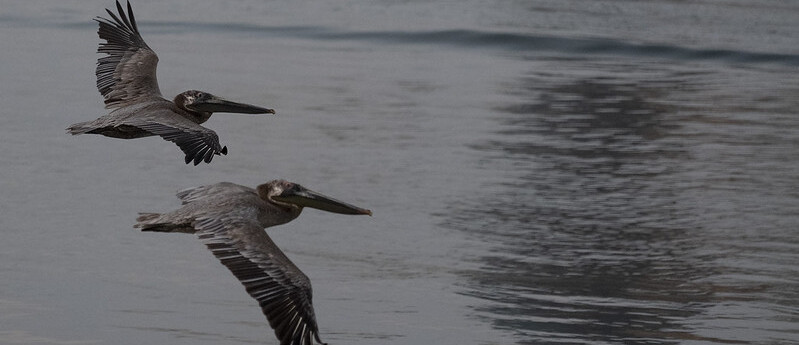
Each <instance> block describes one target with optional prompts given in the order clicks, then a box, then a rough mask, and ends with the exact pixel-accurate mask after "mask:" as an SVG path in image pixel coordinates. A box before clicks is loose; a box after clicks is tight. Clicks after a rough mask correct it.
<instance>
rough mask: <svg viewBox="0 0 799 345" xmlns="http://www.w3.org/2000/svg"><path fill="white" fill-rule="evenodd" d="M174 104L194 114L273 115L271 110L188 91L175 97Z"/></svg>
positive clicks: (206, 93) (205, 93) (200, 92)
mask: <svg viewBox="0 0 799 345" xmlns="http://www.w3.org/2000/svg"><path fill="white" fill-rule="evenodd" d="M175 104H176V105H177V106H178V107H181V108H183V109H185V110H188V111H192V112H196V113H207V114H210V113H239V114H274V113H275V111H274V110H273V109H267V108H262V107H259V106H256V105H251V104H245V103H236V102H231V101H228V100H226V99H224V98H221V97H217V96H214V95H212V94H210V93H208V92H204V91H197V90H189V91H185V92H183V93H181V94H179V95H177V96H175Z"/></svg>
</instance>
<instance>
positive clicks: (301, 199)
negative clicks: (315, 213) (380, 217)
mask: <svg viewBox="0 0 799 345" xmlns="http://www.w3.org/2000/svg"><path fill="white" fill-rule="evenodd" d="M272 199H275V200H277V201H281V202H285V203H289V204H294V205H297V206H301V207H311V208H315V209H317V210H322V211H327V212H333V213H340V214H368V215H370V216H371V215H372V211H370V210H367V209H364V208H360V207H357V206H353V205H350V204H348V203H345V202H341V201H338V200H336V199H333V198H331V197H328V196H325V195H322V194H319V193H317V192H314V191H312V190H309V189H307V188H305V187H303V186H300V185H298V184H295V185H294V187H292V188H289V189H286V190H284V191H283V193H280V195H275V196H273V197H272Z"/></svg>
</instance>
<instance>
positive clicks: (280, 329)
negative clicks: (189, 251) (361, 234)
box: [134, 180, 372, 345]
mask: <svg viewBox="0 0 799 345" xmlns="http://www.w3.org/2000/svg"><path fill="white" fill-rule="evenodd" d="M177 196H178V198H179V199H181V200H182V202H183V207H181V208H179V209H177V210H175V211H172V212H169V213H163V214H159V213H140V214H139V217H138V218H137V219H136V220H137V221H138V223H137V224H136V225H134V227H136V228H141V229H142V231H159V232H184V233H193V234H196V235H197V236H198V237H199V238H200V240H202V242H204V243H205V245H206V246H207V247H208V249H210V250H211V252H212V253H213V254H214V255H215V256H216V257H217V258H218V259H219V260H220V261H221V262H222V264H223V265H225V266H227V268H228V269H229V270H230V271H231V272H233V275H235V276H236V278H238V279H239V281H241V283H242V284H243V285H244V287H245V288H246V290H247V293H249V294H250V296H252V297H253V298H255V299H256V300H257V301H258V303H259V304H260V306H261V310H262V311H263V313H264V315H266V319H267V320H268V321H269V324H270V325H271V326H272V328H273V329H274V330H275V335H276V336H277V338H278V339H279V340H280V344H281V345H286V344H298V345H299V344H304V345H310V344H311V343H312V342H313V341H314V340H315V341H316V342H317V343H322V341H321V339H320V338H319V331H318V328H317V326H316V318H315V317H314V311H313V306H312V305H311V281H310V280H308V277H307V276H305V274H303V273H302V271H300V269H299V268H297V266H295V265H294V264H293V263H292V262H291V260H289V258H288V257H286V255H285V254H283V252H282V251H281V250H280V248H278V247H277V246H276V245H275V243H274V242H272V240H271V239H270V238H269V236H268V235H267V234H266V232H265V231H264V228H268V227H270V226H275V225H280V224H284V223H288V222H290V221H292V220H293V219H294V218H297V217H298V216H299V215H300V212H302V209H303V207H312V208H316V209H320V210H324V211H328V212H333V213H341V214H368V215H370V216H371V215H372V211H370V210H367V209H362V208H359V207H356V206H352V205H349V204H346V203H343V202H341V201H338V200H335V199H333V198H330V197H327V196H324V195H322V194H319V193H316V192H314V191H311V190H308V189H306V188H304V187H302V186H300V185H298V184H296V183H292V182H288V181H285V180H274V181H271V182H268V183H265V184H262V185H260V186H258V187H257V188H256V189H252V188H249V187H245V186H241V185H237V184H234V183H230V182H222V183H217V184H212V185H208V186H202V187H196V188H189V189H186V190H182V191H179V192H178V194H177Z"/></svg>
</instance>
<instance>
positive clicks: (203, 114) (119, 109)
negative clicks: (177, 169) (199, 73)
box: [67, 1, 275, 165]
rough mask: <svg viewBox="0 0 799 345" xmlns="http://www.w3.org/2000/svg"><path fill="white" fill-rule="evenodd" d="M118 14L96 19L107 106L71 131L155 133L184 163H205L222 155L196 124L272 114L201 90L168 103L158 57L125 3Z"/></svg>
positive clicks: (212, 136)
mask: <svg viewBox="0 0 799 345" xmlns="http://www.w3.org/2000/svg"><path fill="white" fill-rule="evenodd" d="M116 6H117V11H118V13H119V15H118V16H117V15H115V14H114V13H113V12H111V11H110V10H108V9H106V12H108V14H109V15H110V16H111V19H106V18H100V17H98V18H96V19H95V20H96V21H97V22H98V23H99V25H100V28H99V30H98V31H97V33H98V35H99V36H100V39H102V40H105V43H100V47H99V48H98V49H97V52H98V53H101V54H106V55H107V56H104V57H101V58H99V59H98V60H97V70H96V73H95V74H96V75H97V89H98V90H99V91H100V94H101V95H103V98H104V99H105V107H106V108H107V109H113V110H112V111H111V113H109V114H108V115H105V116H102V117H100V118H98V119H96V120H94V121H89V122H81V123H76V124H73V125H72V126H69V128H67V131H68V132H69V133H71V134H73V135H78V134H85V133H89V134H101V135H105V136H107V137H112V138H120V139H134V138H142V137H147V136H153V135H158V136H161V137H162V138H164V139H165V140H168V141H171V142H174V143H175V144H177V145H178V147H180V149H181V150H183V152H184V153H185V154H186V158H185V162H186V163H187V164H188V163H189V162H192V161H193V162H194V165H197V164H199V163H200V162H203V161H204V162H206V163H210V162H211V159H213V157H214V155H220V154H227V147H223V146H221V145H220V144H219V137H217V135H216V133H214V131H212V130H210V129H207V128H205V127H202V126H200V124H202V123H204V122H205V121H208V118H210V117H211V114H212V113H214V112H230V113H246V114H274V113H275V111H274V110H272V109H267V108H262V107H258V106H254V105H249V104H243V103H235V102H230V101H227V100H224V99H222V98H219V97H217V96H214V95H212V94H209V93H207V92H202V91H196V90H189V91H185V92H183V93H181V94H179V95H177V96H175V98H174V100H173V101H169V100H167V99H165V98H163V97H162V96H161V91H160V90H159V89H158V80H157V79H156V68H157V66H158V56H157V55H156V54H155V52H154V51H153V50H152V49H150V47H149V46H147V43H145V42H144V39H143V38H142V37H141V35H140V34H139V29H138V27H137V26H136V19H135V18H134V16H133V10H132V8H131V6H130V2H128V12H127V15H126V14H125V11H124V10H123V8H122V5H120V3H119V1H117V3H116Z"/></svg>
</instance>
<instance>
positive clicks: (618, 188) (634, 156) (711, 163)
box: [443, 63, 799, 344]
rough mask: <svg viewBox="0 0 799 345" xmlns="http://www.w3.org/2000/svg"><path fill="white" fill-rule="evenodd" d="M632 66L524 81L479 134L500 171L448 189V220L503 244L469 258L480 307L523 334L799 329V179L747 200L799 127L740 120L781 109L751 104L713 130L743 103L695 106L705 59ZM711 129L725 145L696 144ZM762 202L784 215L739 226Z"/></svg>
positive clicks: (488, 165) (661, 339)
mask: <svg viewBox="0 0 799 345" xmlns="http://www.w3.org/2000/svg"><path fill="white" fill-rule="evenodd" d="M573 65H579V64H577V63H575V64H573ZM609 65H611V64H609ZM571 67H573V68H574V66H571ZM596 67H597V65H594V66H593V67H592V68H596ZM576 68H581V67H579V66H578V67H576ZM582 68H585V67H582ZM602 68H603V69H604V70H612V69H624V66H621V68H619V66H612V65H611V66H610V67H602ZM637 68H638V67H630V69H628V70H627V72H628V73H626V74H625V73H619V74H618V75H617V77H611V76H608V77H588V78H579V77H578V78H564V76H565V74H561V75H557V74H556V73H544V72H539V73H531V75H529V76H527V77H524V78H523V79H521V80H520V81H518V84H519V88H514V89H513V90H514V95H515V96H517V97H518V98H519V100H520V101H519V103H518V104H514V105H510V106H505V107H499V108H498V109H497V111H498V112H499V113H500V114H499V115H498V121H499V122H500V124H501V128H503V129H502V130H500V131H498V132H497V133H496V135H495V136H494V138H492V139H490V140H487V141H484V142H478V143H475V144H474V145H473V149H474V150H475V151H477V152H478V153H479V154H481V155H485V156H487V157H489V158H487V159H485V160H484V161H483V163H482V164H481V165H482V166H483V168H485V169H489V170H490V169H492V168H493V169H497V170H496V174H497V175H499V176H500V177H501V178H498V179H496V181H494V182H488V183H486V185H485V186H481V188H479V190H484V191H486V192H485V193H479V194H478V195H475V196H474V197H473V198H471V199H470V200H469V201H468V202H467V203H465V204H463V203H461V204H453V205H455V206H452V207H451V208H450V213H449V215H448V217H447V218H448V219H447V220H446V221H445V223H444V224H443V225H444V226H446V227H451V228H456V229H462V230H463V231H465V232H466V233H468V234H469V235H470V236H473V237H475V238H477V239H479V240H481V241H485V242H487V243H491V244H492V245H493V250H492V252H491V253H487V254H482V255H480V256H479V258H477V259H474V260H475V261H476V262H478V263H479V264H480V265H481V269H479V270H477V271H470V272H468V273H466V274H465V277H464V278H465V280H464V282H463V290H462V293H464V294H467V295H472V296H477V297H479V298H482V299H485V300H486V301H487V303H485V304H484V305H482V306H479V307H477V308H475V309H476V310H475V312H476V313H477V314H476V315H478V317H480V318H485V319H487V320H488V321H489V322H491V323H492V324H493V325H494V326H495V327H497V328H500V329H505V330H508V331H510V332H514V333H516V334H517V335H518V339H519V343H522V344H549V343H555V342H565V343H586V344H587V343H591V344H596V343H617V342H624V343H628V344H653V343H654V344H672V343H674V344H676V343H683V342H700V343H749V342H758V341H760V342H764V343H767V342H768V341H769V339H770V340H773V341H778V342H779V341H785V340H788V339H795V338H796V336H797V333H796V330H795V327H794V326H795V321H797V319H799V316H797V305H796V301H797V298H798V297H799V295H797V291H799V281H797V279H796V278H792V277H793V276H794V274H795V272H796V268H795V264H796V263H797V262H799V260H797V259H799V257H798V256H797V254H796V253H797V252H798V251H797V249H799V242H797V240H796V227H795V226H796V223H795V218H794V217H793V216H790V214H792V212H795V211H796V210H797V208H796V206H795V205H790V204H789V200H794V201H795V200H796V199H795V193H794V195H792V196H787V195H783V196H781V195H779V194H777V195H774V194H770V193H769V192H765V193H763V192H761V193H752V194H750V195H749V196H745V197H743V198H755V200H756V201H754V203H756V204H759V206H760V207H758V208H753V207H751V206H754V205H752V204H753V202H752V201H751V200H750V201H744V202H740V203H739V202H738V201H741V198H742V197H741V195H740V192H743V191H751V190H756V189H761V188H768V187H773V185H774V184H775V180H779V179H780V178H781V176H784V174H785V173H788V172H790V171H796V166H795V164H796V163H795V161H794V162H791V163H788V164H784V163H786V162H784V161H782V160H780V161H774V160H775V159H779V157H791V156H792V157H796V155H795V153H793V150H792V149H791V148H790V146H783V145H781V144H784V143H795V142H796V140H797V138H796V135H795V131H789V132H788V133H780V132H764V133H762V134H760V133H755V134H750V133H747V132H745V131H744V132H738V133H737V134H738V135H730V134H729V131H737V130H741V129H744V130H747V129H748V128H750V127H758V126H768V127H771V126H773V125H772V124H771V123H770V121H772V120H774V119H779V118H781V117H782V116H783V114H782V113H780V112H764V113H759V114H755V115H756V116H753V114H752V113H751V110H750V111H748V112H747V114H746V116H745V117H747V118H748V120H747V123H746V124H745V125H740V124H737V123H735V122H733V123H732V124H727V123H725V122H722V121H716V123H715V127H716V128H715V129H714V131H713V132H704V131H703V129H702V128H703V127H704V126H706V125H707V124H706V123H705V122H706V121H703V119H708V118H710V117H714V116H722V115H716V114H719V113H723V112H727V111H733V112H735V111H737V109H714V110H709V109H702V108H701V107H692V106H690V104H691V103H692V102H691V101H692V100H693V101H694V102H696V103H700V104H701V103H702V102H707V101H708V100H704V99H701V97H703V96H699V97H696V96H691V95H692V94H693V93H694V92H696V90H695V89H696V88H702V87H706V85H701V84H702V83H704V82H705V81H702V80H706V79H705V78H706V77H707V76H705V75H702V74H704V73H701V74H699V75H702V76H701V78H697V75H693V73H683V72H679V73H675V72H669V71H668V69H664V70H663V71H661V72H658V73H660V74H661V75H659V76H657V78H652V77H651V76H647V77H646V78H644V77H641V76H640V75H636V74H635V73H637V72H638V69H637ZM642 70H645V69H642ZM651 72H652V71H651V70H650V71H646V72H645V73H651ZM654 80H657V81H654ZM553 81H554V82H553ZM714 86H718V85H714ZM772 87H779V86H778V85H772ZM520 90H521V91H520ZM730 91H731V92H733V91H734V90H730ZM772 91H773V92H780V90H772ZM783 91H784V90H783ZM750 97H757V95H751V96H750ZM675 99H684V100H685V102H684V104H686V106H676V105H674V104H675V102H674V100H675ZM772 106H773V105H772ZM731 117H732V118H734V117H736V115H732V116H731ZM792 125H793V126H794V127H793V128H796V127H795V126H796V123H795V122H794V123H792ZM744 126H745V127H744ZM724 133H727V134H724ZM719 136H730V137H734V138H735V142H734V143H725V142H724V141H723V140H719V139H720V138H719ZM763 136H766V137H765V138H764V137H763ZM704 145H717V146H718V147H716V148H715V149H716V150H715V151H714V152H713V153H712V154H710V155H707V152H704V151H700V152H698V153H697V150H702V147H703V146H704ZM750 146H755V147H759V150H760V151H761V152H762V154H755V153H754V152H749V147H750ZM740 152H748V154H741V153H740ZM705 156H707V157H705ZM731 158H737V159H731ZM761 166H770V167H775V168H778V169H781V170H782V171H772V172H771V173H768V172H767V171H763V169H762V168H760V167H761ZM510 176H512V178H509V177H510ZM771 176H773V177H774V178H775V180H770V179H769V177H771ZM791 180H793V182H792V183H796V182H799V181H797V180H796V175H794V177H793V178H791ZM777 184H785V183H777ZM784 187H788V186H787V185H786V186H784ZM758 194H760V195H758ZM786 197H787V199H786ZM764 210H767V211H771V212H769V213H770V214H771V215H772V216H773V217H772V216H769V215H766V214H762V215H760V216H753V218H757V217H762V218H765V219H764V220H765V223H761V224H759V231H758V234H757V237H754V238H753V237H749V236H744V235H743V234H745V233H747V232H748V230H749V229H748V227H749V226H750V225H755V224H750V223H751V220H750V219H747V218H748V217H750V215H751V214H750V212H758V211H764ZM786 216H787V217H786ZM724 218H726V220H724ZM766 224H770V225H766ZM781 224H785V225H788V226H787V227H780V225H781ZM753 241H754V242H755V243H759V244H755V243H753ZM762 241H765V242H762ZM775 243H781V245H779V246H777V247H772V245H773V244H775ZM788 277H791V278H788ZM786 303H787V305H788V306H787V307H786ZM746 310H752V311H758V312H757V313H756V314H757V316H754V315H749V314H748V313H747V312H746ZM753 321H756V322H755V323H750V322H753ZM765 325H768V326H765Z"/></svg>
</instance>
